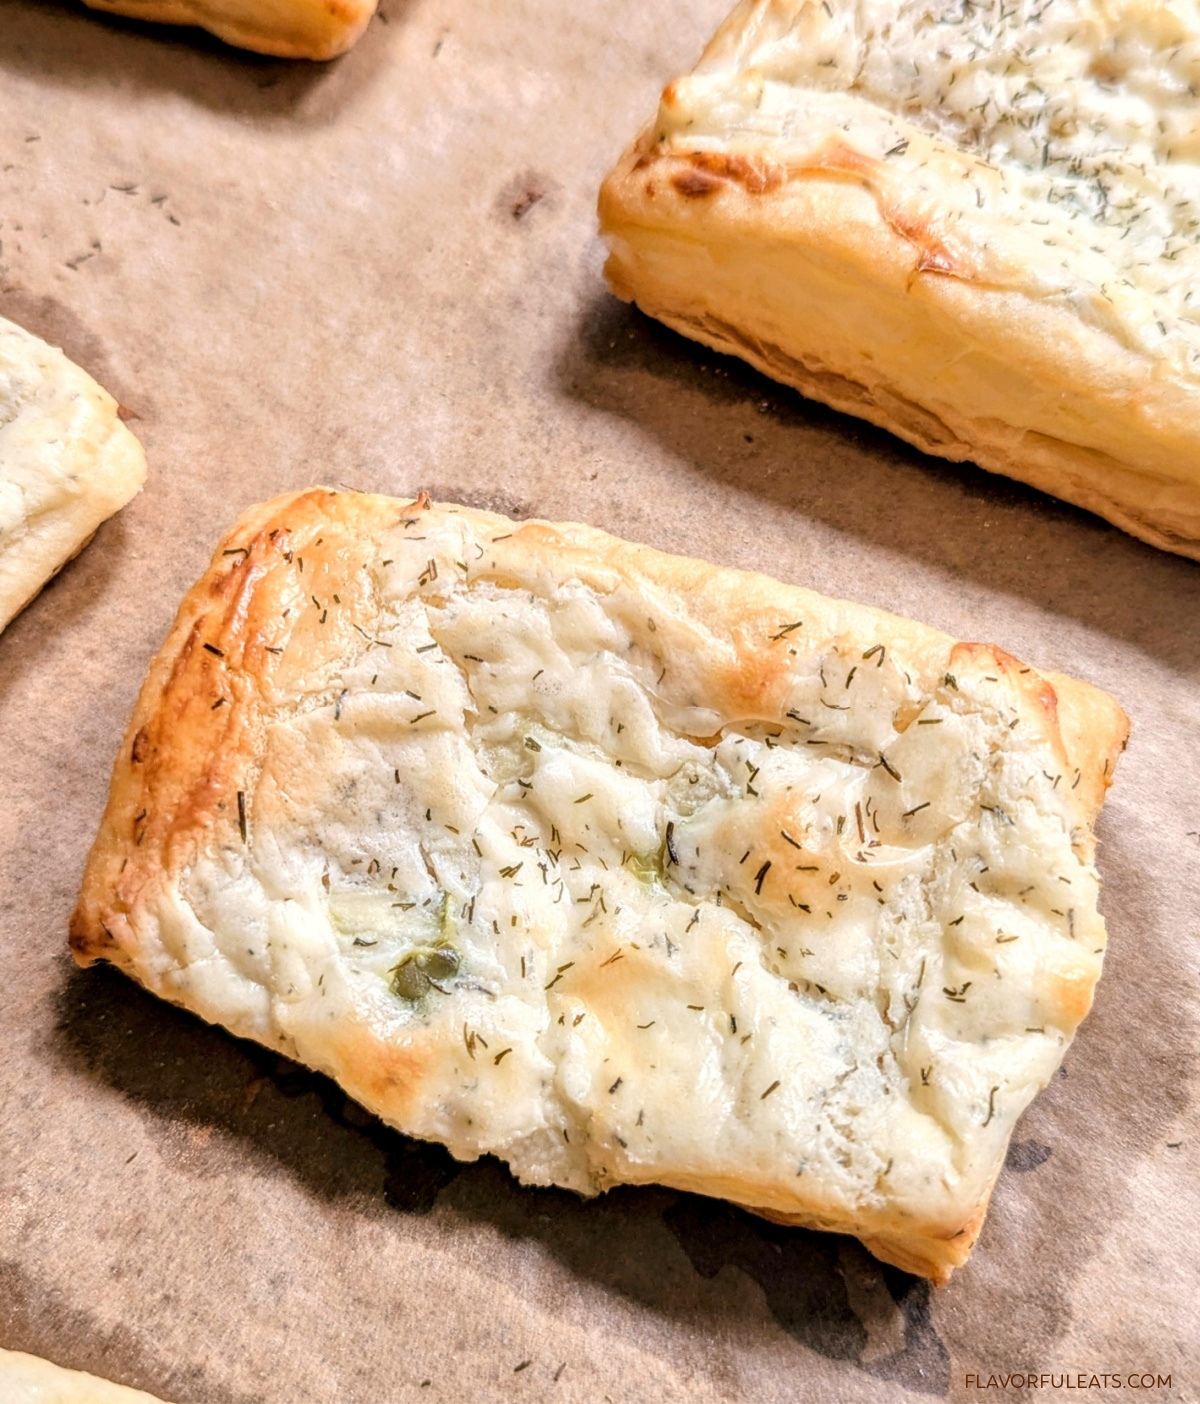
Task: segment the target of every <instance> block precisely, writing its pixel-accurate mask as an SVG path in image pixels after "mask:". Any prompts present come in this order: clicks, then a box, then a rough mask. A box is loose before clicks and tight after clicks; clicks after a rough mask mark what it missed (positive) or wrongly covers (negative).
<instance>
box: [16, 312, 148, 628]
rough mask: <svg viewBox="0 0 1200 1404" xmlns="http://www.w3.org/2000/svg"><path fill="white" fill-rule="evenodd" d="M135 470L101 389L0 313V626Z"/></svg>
mask: <svg viewBox="0 0 1200 1404" xmlns="http://www.w3.org/2000/svg"><path fill="white" fill-rule="evenodd" d="M145 477H146V458H145V455H144V454H143V453H142V446H141V444H139V443H138V441H137V440H136V439H135V438H134V436H133V435H132V434H131V433H130V432H129V430H128V429H126V427H125V426H124V424H122V423H121V421H120V419H119V418H118V416H117V402H116V401H115V400H114V399H113V397H112V396H111V395H110V394H109V393H108V391H107V390H103V389H101V387H100V386H99V385H97V384H96V382H95V381H94V380H93V379H92V378H91V376H90V375H88V374H87V373H86V372H85V371H82V370H80V369H79V367H78V366H77V365H75V364H74V363H73V362H72V361H69V360H68V359H67V358H66V356H64V355H63V353H62V352H61V351H58V350H56V349H55V348H54V347H53V346H47V345H46V343H45V342H44V341H39V340H38V338H37V337H36V336H32V335H30V333H29V332H27V331H24V330H22V328H21V327H18V326H16V325H15V324H14V323H13V322H7V321H5V320H4V319H3V318H0V629H3V628H4V626H5V625H6V624H7V623H8V622H9V620H10V619H12V617H13V615H15V614H16V613H17V612H18V611H19V610H20V609H22V608H23V607H24V606H25V605H27V604H28V603H29V601H30V600H31V599H33V597H34V595H36V594H37V592H38V591H39V590H40V589H41V588H42V586H43V585H44V584H45V583H46V581H47V580H49V579H50V577H51V576H52V575H54V574H55V573H56V572H57V571H59V570H61V569H62V567H63V566H64V565H65V564H66V563H67V561H69V560H70V559H71V557H72V556H75V555H78V553H79V552H80V551H81V550H82V549H83V548H84V546H86V545H87V543H88V541H89V540H90V539H91V537H92V535H93V533H94V532H95V530H96V528H97V527H98V526H99V525H100V523H101V522H102V521H104V520H105V518H106V517H111V516H112V514H113V513H114V512H116V511H117V510H118V509H119V508H121V507H124V505H125V504H126V503H127V502H128V501H129V499H130V498H131V497H134V496H135V495H136V494H137V493H138V491H139V490H140V489H141V486H142V483H143V482H144V481H145Z"/></svg>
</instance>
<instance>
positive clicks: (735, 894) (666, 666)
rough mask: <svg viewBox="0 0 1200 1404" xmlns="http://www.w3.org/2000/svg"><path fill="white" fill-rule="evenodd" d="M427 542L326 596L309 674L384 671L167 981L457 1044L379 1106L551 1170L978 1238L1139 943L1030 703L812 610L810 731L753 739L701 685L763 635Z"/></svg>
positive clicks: (396, 536)
mask: <svg viewBox="0 0 1200 1404" xmlns="http://www.w3.org/2000/svg"><path fill="white" fill-rule="evenodd" d="M416 520H417V521H419V524H420V530H419V531H414V530H412V527H413V525H414V523H413V522H409V523H408V524H407V525H405V526H404V527H402V528H395V529H393V530H390V531H388V532H386V533H384V534H383V535H382V536H381V537H378V538H372V539H371V540H369V541H367V542H365V543H364V544H363V545H362V546H361V548H356V547H354V546H351V547H350V548H347V549H346V550H343V549H342V548H338V552H339V554H338V556H337V560H338V561H345V562H353V564H345V565H338V566H337V567H336V570H342V571H344V572H346V573H345V574H343V575H341V576H338V575H337V573H336V570H335V573H333V574H327V575H325V576H322V577H320V579H318V577H317V576H316V575H314V566H313V563H312V562H311V561H310V562H309V567H308V571H307V573H306V574H305V575H304V576H303V577H300V576H297V579H302V583H303V589H304V590H305V591H308V592H311V593H310V594H308V596H307V599H306V600H305V602H304V604H303V607H302V608H303V619H302V620H301V621H300V622H299V623H297V624H296V626H295V628H296V633H295V634H294V635H293V637H292V640H291V642H290V643H289V645H288V651H289V652H290V650H292V649H298V650H300V651H301V654H302V651H303V638H304V636H305V631H308V632H310V633H312V634H313V635H318V634H320V633H321V631H322V630H331V629H334V628H335V627H336V628H341V629H343V630H344V632H345V637H346V638H347V639H348V640H352V643H350V644H348V645H347V651H346V652H345V654H344V656H342V657H340V658H339V659H338V661H337V662H336V666H334V665H331V666H329V667H322V668H321V669H310V670H309V671H308V672H307V673H305V674H304V675H303V676H304V685H303V687H302V688H300V689H299V690H297V689H296V688H295V686H294V682H289V684H288V688H287V690H286V695H277V694H276V693H275V692H273V690H272V685H271V684H270V683H269V682H268V683H265V684H264V693H263V701H262V704H261V705H262V708H263V711H262V715H261V726H262V727H263V728H265V730H264V732H263V735H264V740H263V743H262V746H263V750H262V756H263V759H262V765H261V771H260V772H259V774H258V778H257V781H256V783H255V784H254V786H253V788H252V789H250V790H248V791H247V792H245V794H244V795H243V796H241V797H240V800H239V804H240V806H241V808H240V811H239V824H240V827H241V829H242V831H243V832H242V834H239V833H238V829H237V827H234V828H233V829H232V832H231V835H230V836H229V837H228V841H225V840H222V841H221V842H220V843H218V844H211V845H209V846H208V847H206V848H204V849H202V850H201V851H200V852H199V853H198V854H197V856H196V857H195V859H194V861H192V862H191V863H190V864H189V865H188V866H187V867H186V869H185V870H184V871H183V872H182V874H181V875H180V876H179V877H178V880H177V881H176V882H175V883H173V884H172V885H170V886H169V887H165V888H163V889H160V891H159V895H158V896H157V897H156V898H155V902H156V906H155V908H154V910H153V911H152V913H151V917H152V918H153V920H152V921H151V923H150V925H149V927H148V928H143V931H142V934H141V935H140V936H139V949H138V969H139V973H140V974H141V976H142V978H144V979H146V980H147V981H148V982H149V983H151V984H152V985H153V986H154V987H155V988H158V989H160V990H161V991H162V992H164V993H166V994H168V995H169V996H170V997H171V998H174V999H178V1000H180V1001H181V1002H183V1003H186V1004H188V1005H189V1006H190V1007H192V1008H195V1009H198V1010H199V1011H200V1012H201V1013H203V1014H205V1015H206V1016H207V1017H209V1018H212V1019H216V1020H219V1021H221V1022H223V1023H225V1024H227V1025H229V1026H230V1027H232V1028H233V1029H234V1030H235V1031H236V1032H239V1033H243V1034H247V1035H250V1036H252V1037H255V1038H258V1039H260V1040H262V1041H264V1042H266V1043H269V1044H273V1045H275V1046H276V1047H279V1046H281V1045H282V1046H284V1047H285V1048H287V1049H289V1050H291V1051H295V1052H296V1053H297V1054H298V1056H300V1057H301V1058H303V1059H304V1060H305V1061H307V1062H309V1063H311V1064H314V1065H315V1066H318V1067H326V1068H329V1069H331V1070H334V1071H337V1070H339V1068H344V1063H345V1056H344V1050H345V1048H346V1047H347V1046H348V1045H347V1043H346V1039H347V1037H348V1033H347V1030H352V1029H353V1028H354V1027H362V1026H365V1027H368V1028H369V1029H370V1030H371V1031H372V1033H373V1034H374V1035H377V1036H378V1037H380V1038H382V1039H383V1040H386V1042H387V1044H388V1045H389V1046H391V1047H394V1048H396V1049H398V1050H402V1049H405V1048H410V1049H419V1050H420V1051H419V1059H418V1060H417V1062H416V1063H412V1064H404V1063H403V1060H401V1062H400V1063H398V1064H397V1067H401V1068H403V1067H409V1068H410V1072H409V1073H408V1074H405V1073H403V1072H402V1071H400V1072H396V1073H395V1074H394V1075H393V1074H392V1073H389V1072H388V1071H387V1069H386V1068H384V1069H382V1070H381V1071H380V1072H379V1077H380V1078H381V1079H382V1081H381V1082H380V1087H381V1089H382V1090H381V1091H380V1094H379V1096H378V1098H377V1099H376V1101H377V1105H380V1106H382V1107H383V1108H384V1110H385V1114H388V1115H391V1116H392V1117H393V1118H394V1119H399V1121H400V1124H401V1125H402V1128H403V1129H404V1130H406V1131H408V1132H410V1133H412V1134H415V1135H418V1136H423V1137H429V1138H434V1139H437V1140H440V1141H443V1142H445V1143H446V1144H447V1145H448V1146H449V1147H450V1149H451V1150H452V1151H453V1152H454V1153H455V1154H456V1155H458V1156H460V1157H467V1158H473V1157H475V1156H477V1155H479V1154H481V1153H483V1152H494V1153H496V1154H498V1155H500V1156H502V1157H503V1158H504V1159H506V1160H507V1161H508V1162H509V1163H510V1164H511V1165H512V1167H513V1168H514V1170H515V1171H516V1172H517V1173H518V1174H519V1175H520V1176H521V1177H522V1178H523V1179H525V1180H527V1181H532V1182H535V1183H539V1184H546V1183H556V1184H561V1185H566V1186H570V1187H572V1188H574V1189H577V1190H581V1191H584V1192H594V1191H596V1190H598V1189H601V1188H603V1187H605V1186H606V1185H609V1184H613V1183H616V1182H618V1181H635V1182H636V1181H662V1182H666V1183H672V1184H676V1185H681V1186H694V1187H697V1188H701V1189H704V1190H706V1191H707V1192H710V1193H712V1192H715V1193H723V1194H728V1195H730V1196H731V1197H734V1198H737V1199H740V1200H741V1201H742V1202H744V1203H750V1204H758V1205H763V1206H767V1207H771V1206H774V1207H777V1208H783V1209H787V1208H791V1209H796V1208H797V1206H808V1212H809V1213H810V1214H811V1215H815V1217H817V1218H818V1219H819V1217H820V1212H821V1209H822V1206H824V1207H825V1209H826V1210H827V1211H828V1212H830V1213H834V1211H836V1212H837V1213H838V1214H840V1215H843V1216H844V1215H846V1214H849V1215H851V1216H853V1215H854V1214H856V1213H866V1212H868V1211H875V1210H879V1209H881V1208H882V1209H887V1210H889V1211H895V1212H898V1213H900V1214H902V1215H904V1214H909V1215H913V1216H916V1217H917V1218H919V1219H920V1220H921V1221H922V1222H930V1221H936V1222H938V1223H947V1224H949V1225H950V1226H951V1228H950V1230H949V1231H950V1232H953V1230H954V1228H955V1227H957V1225H958V1224H959V1223H961V1221H962V1218H963V1214H964V1212H965V1209H964V1206H965V1207H966V1208H973V1207H974V1206H975V1204H976V1203H977V1201H978V1198H979V1196H980V1195H981V1194H982V1193H984V1192H985V1191H986V1187H987V1185H988V1184H989V1183H990V1179H991V1177H992V1176H993V1175H994V1173H995V1171H996V1169H997V1168H998V1165H999V1163H1000V1161H1001V1159H1002V1158H1003V1152H1004V1146H1005V1143H1006V1141H1007V1137H1008V1134H1009V1132H1010V1131H1011V1128H1012V1125H1013V1122H1014V1120H1015V1119H1016V1117H1017V1116H1018V1115H1019V1113H1020V1112H1021V1110H1022V1109H1023V1108H1024V1107H1025V1105H1026V1104H1027V1103H1028V1101H1029V1100H1030V1098H1031V1097H1032V1096H1033V1094H1034V1092H1035V1091H1036V1090H1037V1088H1038V1087H1040V1086H1041V1085H1043V1084H1044V1083H1045V1082H1046V1080H1047V1079H1048V1078H1049V1076H1050V1075H1051V1073H1052V1071H1053V1069H1054V1068H1055V1067H1056V1066H1057V1064H1058V1062H1059V1059H1060V1057H1061V1054H1062V1051H1063V1048H1064V1046H1065V1044H1066V1042H1067V1041H1068V1039H1069V1037H1070V1035H1071V1033H1072V1032H1073V1030H1074V1027H1075V1025H1076V1023H1077V1022H1078V1020H1079V1019H1080V1018H1081V1017H1082V1015H1083V1013H1084V1012H1086V1008H1087V1003H1088V999H1089V996H1090V989H1091V984H1092V982H1093V980H1094V978H1095V976H1096V974H1097V973H1098V967H1099V961H1100V958H1101V955H1100V953H1101V950H1102V948H1103V945H1104V931H1103V925H1102V922H1101V919H1100V917H1099V916H1098V914H1097V909H1096V897H1097V879H1096V876H1095V873H1094V871H1093V869H1092V868H1091V866H1090V863H1088V862H1086V861H1084V859H1082V858H1081V857H1080V856H1078V854H1077V852H1076V851H1075V849H1074V848H1073V839H1077V838H1078V837H1079V835H1078V834H1073V832H1072V818H1071V815H1072V809H1071V804H1070V800H1069V795H1070V788H1071V785H1072V784H1073V783H1075V782H1076V780H1077V777H1073V776H1071V775H1064V774H1063V773H1061V769H1060V767H1059V765H1058V763H1056V762H1055V760H1054V758H1053V754H1052V753H1051V751H1050V748H1049V747H1048V745H1047V743H1046V742H1045V740H1044V739H1041V737H1040V735H1039V734H1035V733H1036V731H1037V728H1036V727H1034V726H1031V725H1030V724H1029V718H1028V715H1027V714H1026V713H1022V711H1021V707H1020V705H1019V698H1018V695H1017V692H1016V691H1015V689H1014V686H1013V684H1012V682H1011V681H1010V680H1009V679H1008V678H1007V677H1004V676H1000V675H999V672H997V675H995V676H991V675H988V674H985V673H984V672H983V671H982V670H980V671H978V672H973V673H972V674H971V675H970V676H968V675H967V674H966V673H964V674H963V675H962V676H959V677H953V676H950V675H947V676H945V677H944V678H941V679H940V680H939V681H938V683H937V685H936V686H933V687H930V688H926V689H924V690H922V688H921V687H919V686H918V685H917V684H916V683H915V682H914V681H913V679H912V677H911V676H910V674H909V673H907V672H906V671H905V669H904V667H903V666H902V665H901V664H898V663H897V662H896V661H894V660H893V658H892V656H891V653H890V651H889V650H890V647H891V641H890V640H889V639H888V638H887V637H883V638H881V639H879V641H878V642H877V643H876V644H874V645H872V646H869V647H864V646H863V644H862V641H861V640H859V641H857V642H855V643H853V644H851V642H850V641H849V640H848V639H842V640H840V641H839V640H837V639H834V640H825V641H823V642H815V643H809V642H806V640H805V629H804V622H803V621H802V620H787V619H784V620H780V621H779V624H778V628H779V633H778V634H777V635H776V638H775V640H774V642H775V643H776V644H779V646H780V648H783V649H785V650H786V661H785V663H784V664H783V666H784V668H785V671H786V685H785V692H786V705H785V706H783V707H782V708H780V709H779V711H778V714H777V715H771V716H770V717H764V716H757V715H750V716H735V715H728V714H726V713H725V712H724V711H723V710H722V708H721V705H720V704H718V703H717V702H716V701H715V699H714V693H713V690H712V688H711V687H709V686H708V685H707V684H706V682H705V677H706V674H705V672H704V670H703V667H702V666H701V665H700V664H699V663H698V662H697V660H698V658H701V657H703V658H707V659H709V660H711V659H712V658H713V657H714V655H720V654H721V652H722V650H726V649H727V648H728V641H726V640H722V639H720V638H716V637H713V636H709V635H706V634H705V632H704V630H703V628H702V627H701V626H700V625H699V624H697V623H696V622H695V621H694V620H688V619H685V618H682V617H681V616H680V615H679V613H678V612H674V613H672V612H671V611H670V610H669V609H664V608H660V607H659V606H658V605H656V602H655V600H654V599H653V598H652V597H650V598H648V597H647V595H646V593H645V592H644V591H639V590H636V589H634V588H632V587H630V586H629V585H628V584H622V583H621V581H620V580H619V579H616V578H614V580H613V581H612V582H611V588H608V589H606V590H601V589H599V588H597V586H596V585H595V584H594V583H593V584H585V583H584V582H583V581H582V580H580V579H578V578H571V577H569V576H557V575H555V574H554V573H553V572H550V571H547V570H546V569H545V568H544V567H543V565H542V564H539V560H540V558H538V557H537V556H523V555H522V554H521V553H520V552H519V551H517V550H512V551H509V552H508V553H507V554H505V553H504V552H503V551H502V550H501V549H500V543H501V542H502V541H504V540H505V534H504V533H502V532H501V530H500V528H498V527H495V526H492V527H488V525H487V523H486V521H485V520H484V519H479V520H477V521H468V520H464V519H459V518H456V517H455V516H454V515H453V513H445V512H443V513H430V514H427V515H426V516H424V517H420V518H418V519H416ZM481 523H482V524H481ZM513 530H515V528H512V527H511V526H510V527H509V528H508V532H507V535H511V534H512V531H513ZM414 538H415V539H414ZM493 538H494V539H493ZM513 545H514V547H515V546H516V542H514V543H513ZM327 549H329V548H327ZM356 549H360V550H361V556H362V557H366V559H362V558H361V557H355V556H354V554H353V553H354V551H355V550H356ZM288 559H289V560H291V557H290V555H289V557H288ZM360 560H361V565H360V564H359V561H360ZM297 568H298V569H299V570H304V562H303V560H302V559H300V560H299V561H298V562H294V563H293V564H292V566H291V569H293V570H295V569H297ZM351 577H354V578H355V579H356V580H357V581H358V584H357V585H355V586H354V587H353V588H354V589H355V590H357V591H359V592H360V595H359V596H356V598H358V597H361V595H362V592H365V595H366V597H369V598H370V599H371V601H372V602H373V603H372V610H373V613H372V614H371V615H370V616H369V617H368V616H366V615H364V614H362V613H355V614H352V615H351V616H350V619H351V621H352V622H351V623H350V624H348V625H347V624H346V623H345V622H344V621H342V622H339V620H340V619H341V613H340V612H342V613H344V611H345V610H346V609H347V605H345V604H343V603H342V600H343V598H345V599H346V600H347V601H348V600H349V599H350V585H349V582H350V580H351ZM339 580H340V581H341V583H340V584H339ZM322 582H323V583H322ZM297 599H299V596H297ZM289 627H291V625H289ZM780 640H786V645H784V644H782V643H780ZM296 656H297V657H299V656H300V655H299V654H298V655H296ZM287 665H288V658H287V655H286V653H285V656H284V658H283V660H282V662H281V664H280V666H281V667H283V668H286V667H287ZM289 676H290V677H291V678H293V679H294V677H295V676H297V675H296V674H295V673H293V674H290V675H289ZM230 686H232V687H234V688H235V689H236V688H237V687H238V686H240V685H239V684H238V683H237V682H236V680H234V681H233V682H231V684H230ZM725 695H728V692H726V694H725ZM201 705H203V707H205V708H207V707H208V705H209V704H208V701H207V699H202V702H201ZM259 724H260V723H259V722H256V723H255V725H256V727H257V726H258V725H259ZM229 822H230V823H232V821H229ZM1080 851H1082V849H1081V850H1080ZM139 921H140V918H139ZM339 1049H341V1050H342V1052H339V1051H338V1050H339ZM398 1056H399V1055H398ZM339 1060H341V1061H339ZM413 1069H416V1071H413ZM365 1076H367V1075H366V1074H360V1078H359V1085H364V1084H363V1082H362V1078H363V1077H365ZM406 1077H407V1081H406V1080H405V1079H406ZM388 1079H391V1081H389V1080H388ZM389 1087H391V1088H392V1089H393V1091H394V1090H395V1089H396V1088H399V1094H398V1095H401V1094H402V1096H403V1098H404V1099H405V1100H404V1103H403V1104H404V1106H405V1108H406V1110H405V1111H404V1112H403V1114H402V1115H400V1114H398V1113H396V1112H395V1111H394V1110H391V1111H389V1110H388V1107H389V1100H388V1099H389V1095H390V1093H389V1092H388V1090H387V1089H388V1088H389ZM395 1105H396V1103H395V1102H394V1101H393V1102H392V1103H391V1106H392V1107H393V1108H394V1106H395ZM814 1206H815V1207H814ZM956 1216H957V1218H956ZM841 1222H843V1223H844V1218H843V1219H842V1220H841Z"/></svg>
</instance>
